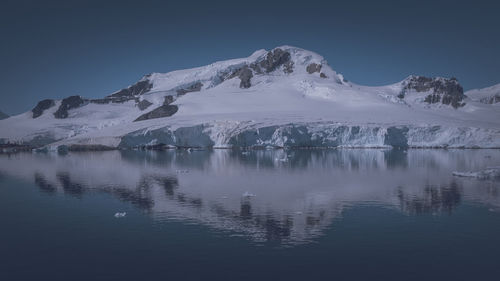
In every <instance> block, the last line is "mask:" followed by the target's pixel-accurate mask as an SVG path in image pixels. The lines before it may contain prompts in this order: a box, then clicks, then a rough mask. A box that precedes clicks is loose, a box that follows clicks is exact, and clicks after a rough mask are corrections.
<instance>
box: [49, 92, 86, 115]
mask: <svg viewBox="0 0 500 281" xmlns="http://www.w3.org/2000/svg"><path fill="white" fill-rule="evenodd" d="M84 103H85V100H84V99H82V97H80V96H71V97H67V98H65V99H63V100H62V101H61V105H60V106H59V108H58V109H57V111H56V112H55V113H54V117H55V118H58V119H64V118H67V117H68V110H70V109H75V108H78V107H80V106H82V105H83V104H84Z"/></svg>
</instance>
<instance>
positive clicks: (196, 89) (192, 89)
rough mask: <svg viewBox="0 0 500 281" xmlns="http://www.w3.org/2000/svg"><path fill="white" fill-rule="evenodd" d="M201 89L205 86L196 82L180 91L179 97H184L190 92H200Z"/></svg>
mask: <svg viewBox="0 0 500 281" xmlns="http://www.w3.org/2000/svg"><path fill="white" fill-rule="evenodd" d="M201 87H203V84H202V83H201V82H196V83H194V84H192V85H190V86H187V87H184V88H181V89H178V90H177V95H179V96H182V95H185V94H186V93H190V92H199V91H200V90H201Z"/></svg>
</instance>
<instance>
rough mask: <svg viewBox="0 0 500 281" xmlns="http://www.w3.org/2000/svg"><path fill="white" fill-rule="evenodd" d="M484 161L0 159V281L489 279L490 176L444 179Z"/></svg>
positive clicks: (454, 154)
mask: <svg viewBox="0 0 500 281" xmlns="http://www.w3.org/2000/svg"><path fill="white" fill-rule="evenodd" d="M489 166H500V151H499V150H450V151H446V150H410V151H408V152H404V151H384V150H296V151H294V150H291V151H281V150H276V151H249V152H243V153H242V152H241V151H229V150H217V151H193V152H190V153H189V152H187V151H167V152H139V151H125V152H120V151H113V152H104V153H103V152H99V153H70V154H68V155H62V156H56V155H50V154H49V155H47V154H15V155H10V156H9V155H0V280H112V279H116V280H333V279H335V280H500V182H499V181H492V180H476V179H470V178H459V177H454V176H453V175H452V172H453V171H469V170H473V171H476V170H481V169H484V168H486V167H489ZM117 212H126V216H125V217H122V218H116V217H115V216H114V215H115V213H117Z"/></svg>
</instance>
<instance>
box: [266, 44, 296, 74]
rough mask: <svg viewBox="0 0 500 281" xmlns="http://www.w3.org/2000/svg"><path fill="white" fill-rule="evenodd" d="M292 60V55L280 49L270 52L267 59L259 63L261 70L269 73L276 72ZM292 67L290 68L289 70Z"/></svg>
mask: <svg viewBox="0 0 500 281" xmlns="http://www.w3.org/2000/svg"><path fill="white" fill-rule="evenodd" d="M290 59H291V56H290V53H289V52H287V51H283V50H282V49H280V48H276V49H274V51H269V52H268V53H267V55H266V58H265V59H264V60H262V61H261V62H260V63H259V66H260V68H263V69H265V71H266V72H267V73H269V72H272V71H274V70H276V69H277V68H278V67H280V66H281V65H284V64H286V63H288V62H289V61H290ZM289 67H290V66H288V68H289Z"/></svg>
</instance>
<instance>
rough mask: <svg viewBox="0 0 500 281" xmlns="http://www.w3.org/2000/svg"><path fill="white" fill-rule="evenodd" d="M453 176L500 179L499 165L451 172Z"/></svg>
mask: <svg viewBox="0 0 500 281" xmlns="http://www.w3.org/2000/svg"><path fill="white" fill-rule="evenodd" d="M453 175H454V176H457V177H467V178H476V179H479V180H500V167H487V168H486V169H485V170H482V171H478V172H470V171H469V172H456V171H455V172H453Z"/></svg>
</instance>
